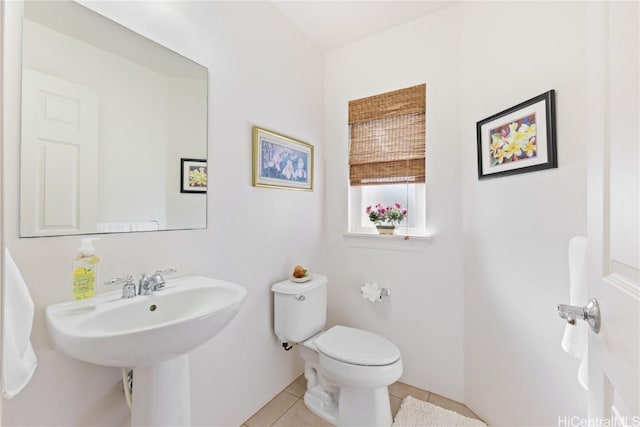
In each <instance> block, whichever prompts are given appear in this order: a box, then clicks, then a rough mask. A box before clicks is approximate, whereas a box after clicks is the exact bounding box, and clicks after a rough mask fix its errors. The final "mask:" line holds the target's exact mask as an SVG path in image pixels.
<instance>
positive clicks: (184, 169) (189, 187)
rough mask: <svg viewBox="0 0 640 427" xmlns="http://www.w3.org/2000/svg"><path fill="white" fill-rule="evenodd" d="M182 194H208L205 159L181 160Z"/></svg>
mask: <svg viewBox="0 0 640 427" xmlns="http://www.w3.org/2000/svg"><path fill="white" fill-rule="evenodd" d="M180 192H181V193H206V192H207V161H206V160H203V159H180Z"/></svg>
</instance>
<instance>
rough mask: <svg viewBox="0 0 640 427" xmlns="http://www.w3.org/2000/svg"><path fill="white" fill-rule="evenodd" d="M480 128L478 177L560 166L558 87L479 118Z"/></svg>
mask: <svg viewBox="0 0 640 427" xmlns="http://www.w3.org/2000/svg"><path fill="white" fill-rule="evenodd" d="M476 131H477V139H478V179H486V178H495V177H499V176H504V175H514V174H518V173H524V172H533V171H538V170H542V169H550V168H557V167H558V157H557V148H556V129H555V91H554V90H550V91H548V92H545V93H543V94H541V95H538V96H536V97H534V98H531V99H529V100H527V101H524V102H522V103H520V104H518V105H516V106H514V107H511V108H509V109H507V110H504V111H501V112H499V113H497V114H494V115H493V116H491V117H487V118H486V119H484V120H481V121H479V122H478V123H477V125H476Z"/></svg>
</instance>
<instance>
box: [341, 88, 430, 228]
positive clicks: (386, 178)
mask: <svg viewBox="0 0 640 427" xmlns="http://www.w3.org/2000/svg"><path fill="white" fill-rule="evenodd" d="M425 110H426V85H425V84H421V85H418V86H413V87H409V88H405V89H400V90H396V91H393V92H387V93H383V94H380V95H375V96H371V97H368V98H363V99H358V100H354V101H350V102H349V131H350V138H349V185H350V187H349V207H350V227H349V228H350V231H351V232H370V231H371V230H373V229H374V226H373V224H372V223H371V222H370V221H369V218H368V217H367V215H366V214H365V209H366V207H367V206H370V205H375V204H376V203H382V204H383V205H390V204H393V203H396V202H399V203H401V204H402V205H403V206H404V207H405V208H406V209H407V211H408V215H407V218H405V220H403V221H402V222H401V223H400V229H401V230H402V232H403V233H405V234H422V233H424V231H425V182H426V170H425V169H426V168H425V150H426V144H425Z"/></svg>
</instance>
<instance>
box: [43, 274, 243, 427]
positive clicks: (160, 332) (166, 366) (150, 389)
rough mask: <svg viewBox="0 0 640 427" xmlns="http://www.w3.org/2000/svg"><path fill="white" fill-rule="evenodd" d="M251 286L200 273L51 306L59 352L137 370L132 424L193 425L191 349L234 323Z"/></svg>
mask: <svg viewBox="0 0 640 427" xmlns="http://www.w3.org/2000/svg"><path fill="white" fill-rule="evenodd" d="M245 296H246V291H245V289H244V288H243V287H242V286H240V285H237V284H235V283H231V282H226V281H223V280H217V279H212V278H207V277H200V276H189V277H183V278H178V279H171V280H167V284H166V287H165V289H163V290H161V291H158V292H156V293H154V294H153V295H148V296H142V295H138V296H136V297H134V298H130V299H121V298H120V291H114V292H108V293H105V294H102V295H99V296H98V297H97V306H96V309H95V310H90V311H87V310H82V302H80V303H78V302H65V303H60V304H53V305H50V306H48V307H47V309H46V320H47V326H48V328H49V333H50V334H51V338H52V339H53V343H54V346H55V347H56V349H57V350H59V351H61V352H62V353H65V354H67V355H69V356H71V357H74V358H76V359H79V360H82V361H85V362H90V363H95V364H97V365H105V366H116V367H126V368H134V378H135V379H134V381H135V385H134V391H133V397H132V401H133V403H132V409H131V424H132V425H144V426H159V425H166V426H168V425H172V426H188V425H190V422H191V403H190V400H191V399H190V386H189V356H188V354H187V353H188V352H189V351H191V350H193V349H194V348H196V347H198V346H199V345H201V344H203V343H205V342H206V341H208V340H209V339H210V338H212V337H213V336H214V335H216V334H217V333H218V332H219V331H220V330H222V328H224V326H225V325H226V324H227V323H229V321H231V319H232V318H233V317H234V316H235V315H236V313H237V312H238V310H240V307H241V306H242V304H243V302H244V299H245Z"/></svg>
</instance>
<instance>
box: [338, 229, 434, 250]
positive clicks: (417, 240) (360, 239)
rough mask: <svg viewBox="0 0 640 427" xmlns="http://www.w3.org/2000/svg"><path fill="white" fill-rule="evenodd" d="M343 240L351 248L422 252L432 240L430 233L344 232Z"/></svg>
mask: <svg viewBox="0 0 640 427" xmlns="http://www.w3.org/2000/svg"><path fill="white" fill-rule="evenodd" d="M342 237H343V238H344V240H345V242H346V243H347V245H349V247H352V248H367V249H383V250H392V251H409V252H422V251H424V249H425V248H426V247H427V244H428V243H429V242H430V241H432V240H433V235H430V234H409V235H406V234H392V235H381V234H374V233H344V234H343V235H342Z"/></svg>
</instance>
